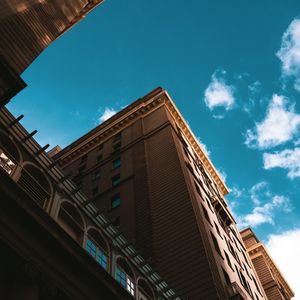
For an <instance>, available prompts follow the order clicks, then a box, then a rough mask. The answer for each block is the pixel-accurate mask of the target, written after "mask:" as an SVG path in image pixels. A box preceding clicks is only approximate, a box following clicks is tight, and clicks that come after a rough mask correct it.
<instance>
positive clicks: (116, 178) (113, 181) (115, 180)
mask: <svg viewBox="0 0 300 300" xmlns="http://www.w3.org/2000/svg"><path fill="white" fill-rule="evenodd" d="M120 182H121V176H120V174H118V175H116V176H114V177H113V178H112V179H111V185H112V186H116V185H118V184H119V183H120Z"/></svg>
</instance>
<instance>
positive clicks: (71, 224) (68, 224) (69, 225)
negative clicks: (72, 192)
mask: <svg viewBox="0 0 300 300" xmlns="http://www.w3.org/2000/svg"><path fill="white" fill-rule="evenodd" d="M57 220H58V223H59V224H60V225H61V226H62V228H63V229H64V230H65V231H66V232H67V233H68V234H69V235H70V236H71V237H72V238H73V239H74V240H76V241H77V242H78V243H80V244H81V243H82V238H83V232H84V222H83V218H82V216H81V214H80V213H79V211H78V209H77V208H76V207H75V206H74V205H73V204H71V203H70V202H67V201H65V202H63V203H62V204H61V206H60V209H59V213H58V218H57Z"/></svg>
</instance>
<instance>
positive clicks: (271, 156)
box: [263, 148, 300, 179]
mask: <svg viewBox="0 0 300 300" xmlns="http://www.w3.org/2000/svg"><path fill="white" fill-rule="evenodd" d="M263 161H264V168H265V169H267V170H268V169H273V168H283V169H286V170H288V177H289V178H291V179H293V178H295V177H300V148H295V149H286V150H283V151H281V152H275V153H264V155H263Z"/></svg>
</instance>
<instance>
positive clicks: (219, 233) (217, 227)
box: [214, 222, 223, 239]
mask: <svg viewBox="0 0 300 300" xmlns="http://www.w3.org/2000/svg"><path fill="white" fill-rule="evenodd" d="M214 224H215V227H216V230H217V233H218V235H219V236H220V238H222V236H221V232H220V228H219V226H218V225H217V224H216V222H214ZM222 239H223V238H222Z"/></svg>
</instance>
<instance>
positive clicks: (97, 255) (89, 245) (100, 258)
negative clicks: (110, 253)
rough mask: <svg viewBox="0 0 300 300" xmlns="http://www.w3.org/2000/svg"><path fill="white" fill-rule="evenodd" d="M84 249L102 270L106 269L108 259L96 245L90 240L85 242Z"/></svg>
mask: <svg viewBox="0 0 300 300" xmlns="http://www.w3.org/2000/svg"><path fill="white" fill-rule="evenodd" d="M85 248H86V251H87V252H88V253H89V254H90V255H91V256H92V257H93V258H94V259H95V260H96V261H97V262H98V263H99V264H100V266H101V267H102V268H103V269H105V270H107V269H108V257H107V255H106V254H105V253H104V251H103V250H102V249H101V248H99V247H97V246H96V244H95V243H94V242H92V241H91V240H90V239H88V240H87V241H86V247H85Z"/></svg>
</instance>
